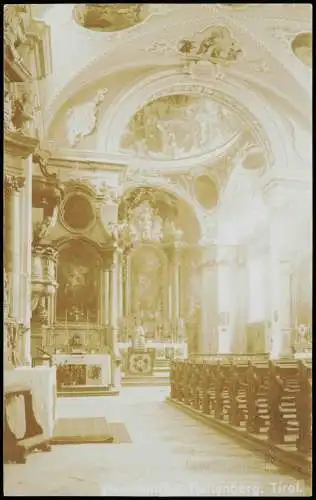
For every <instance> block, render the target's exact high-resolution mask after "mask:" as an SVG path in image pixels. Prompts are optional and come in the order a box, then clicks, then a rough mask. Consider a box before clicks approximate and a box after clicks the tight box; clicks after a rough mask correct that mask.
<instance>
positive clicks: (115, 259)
mask: <svg viewBox="0 0 316 500" xmlns="http://www.w3.org/2000/svg"><path fill="white" fill-rule="evenodd" d="M119 251H120V250H119V249H118V248H114V250H113V256H112V266H111V271H110V327H111V348H112V381H111V383H112V386H113V387H114V388H119V387H120V385H121V369H120V364H121V356H120V352H119V350H118V328H119V325H118V319H119V293H118V286H119Z"/></svg>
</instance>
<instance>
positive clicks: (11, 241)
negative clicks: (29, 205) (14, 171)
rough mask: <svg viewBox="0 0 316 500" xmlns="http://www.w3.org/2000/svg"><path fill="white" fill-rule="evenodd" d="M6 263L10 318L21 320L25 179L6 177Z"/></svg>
mask: <svg viewBox="0 0 316 500" xmlns="http://www.w3.org/2000/svg"><path fill="white" fill-rule="evenodd" d="M4 182H5V241H4V257H5V258H4V262H5V268H6V273H7V279H8V282H9V290H10V298H9V310H8V313H9V316H11V317H12V318H14V319H15V320H17V321H18V320H19V319H20V318H19V315H20V310H19V298H20V236H21V235H20V222H21V219H20V190H21V189H22V188H23V186H24V184H25V178H24V177H16V176H10V175H5V178H4Z"/></svg>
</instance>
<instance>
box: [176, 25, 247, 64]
mask: <svg viewBox="0 0 316 500" xmlns="http://www.w3.org/2000/svg"><path fill="white" fill-rule="evenodd" d="M178 52H179V54H181V56H184V57H185V59H186V61H193V62H195V63H198V62H200V61H207V62H210V63H212V64H221V65H228V64H231V63H233V62H235V61H237V60H238V59H239V58H240V57H241V56H242V54H243V51H242V50H241V47H240V45H239V43H238V42H237V41H236V40H235V39H234V38H233V37H232V34H231V32H230V31H229V29H228V28H225V27H224V26H209V27H208V28H206V29H205V30H203V31H201V32H200V33H197V34H196V35H195V36H194V37H193V38H192V39H183V40H180V42H179V44H178Z"/></svg>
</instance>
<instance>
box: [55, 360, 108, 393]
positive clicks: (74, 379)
mask: <svg viewBox="0 0 316 500" xmlns="http://www.w3.org/2000/svg"><path fill="white" fill-rule="evenodd" d="M53 363H54V365H56V378H57V390H61V389H67V388H70V387H74V386H76V387H80V386H81V387H85V388H88V387H89V386H100V387H103V388H105V389H109V388H110V386H111V355H110V354H107V353H103V354H86V353H82V354H79V353H78V354H77V353H62V354H55V355H53Z"/></svg>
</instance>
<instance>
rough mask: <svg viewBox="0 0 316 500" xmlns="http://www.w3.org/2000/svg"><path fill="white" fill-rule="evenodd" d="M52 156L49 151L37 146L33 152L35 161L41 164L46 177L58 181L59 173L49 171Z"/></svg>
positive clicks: (40, 166)
mask: <svg viewBox="0 0 316 500" xmlns="http://www.w3.org/2000/svg"><path fill="white" fill-rule="evenodd" d="M50 156H51V155H50V153H48V152H47V151H44V150H43V149H40V148H37V149H36V150H35V151H34V153H33V162H34V163H36V164H37V165H38V166H39V168H40V170H41V172H42V174H43V175H44V177H46V178H48V179H52V180H56V181H57V174H56V173H49V172H48V170H47V166H48V161H49V158H50Z"/></svg>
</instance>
